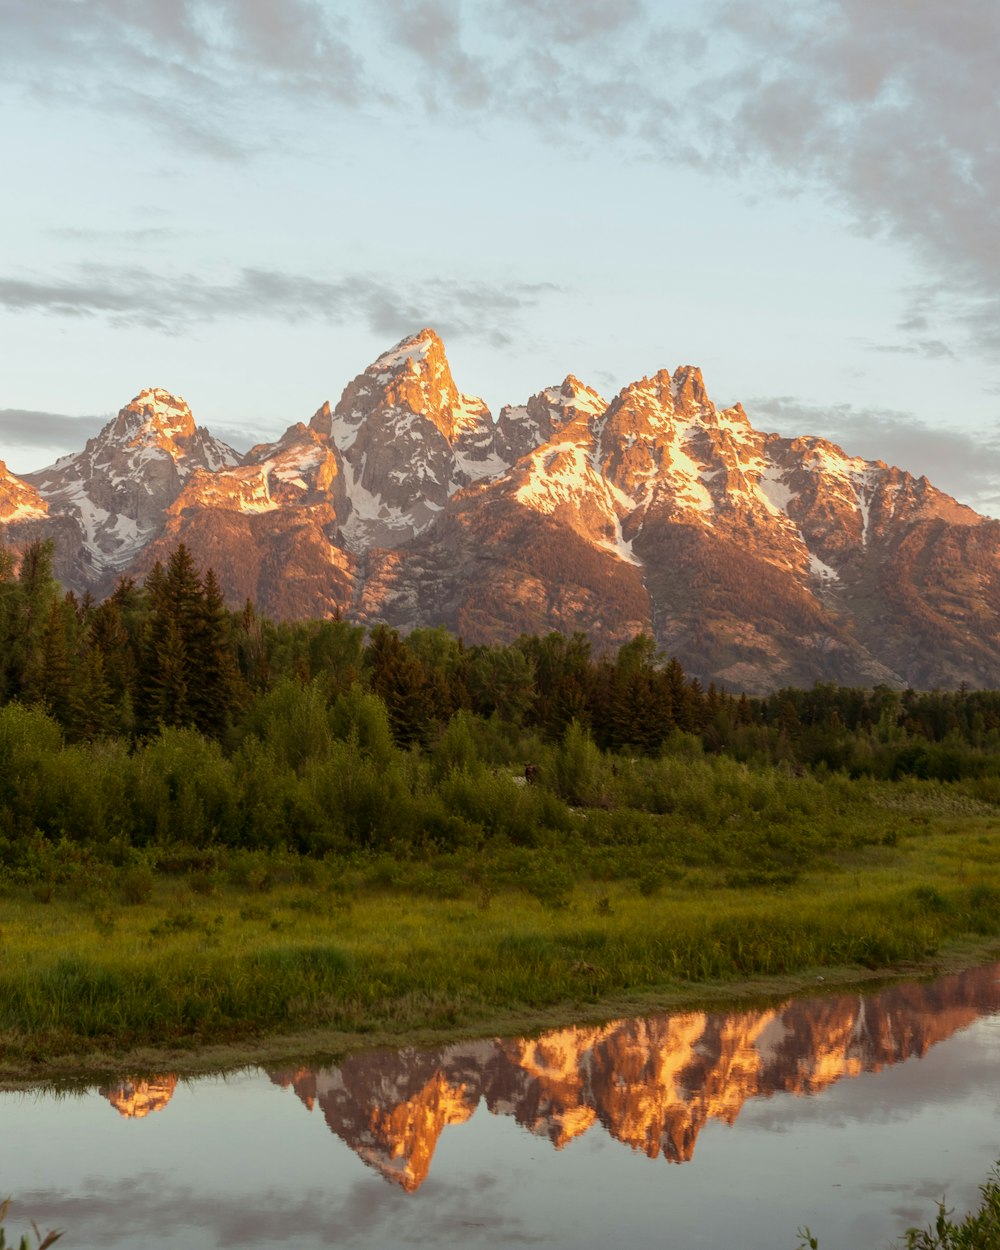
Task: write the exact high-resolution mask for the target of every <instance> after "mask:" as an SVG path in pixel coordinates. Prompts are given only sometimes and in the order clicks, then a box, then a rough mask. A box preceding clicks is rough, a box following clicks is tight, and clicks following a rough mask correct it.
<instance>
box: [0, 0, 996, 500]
mask: <svg viewBox="0 0 1000 1250" xmlns="http://www.w3.org/2000/svg"><path fill="white" fill-rule="evenodd" d="M998 65H1000V4H997V3H996V0H955V3H954V4H951V5H943V4H941V3H940V0H878V3H873V2H872V0H789V2H788V3H785V2H783V0H698V2H697V3H691V0H684V2H683V3H681V2H680V0H676V2H675V0H365V3H363V4H362V3H359V2H358V0H0V142H2V155H3V173H2V188H3V189H2V192H0V457H2V458H4V459H6V460H7V462H8V464H9V465H10V467H11V468H12V469H14V470H15V471H21V472H24V471H28V470H30V469H34V468H38V467H40V466H41V465H43V464H45V463H47V462H49V461H51V460H52V459H54V458H55V456H56V455H58V454H61V453H63V452H65V451H67V450H76V449H77V448H79V447H80V446H82V444H83V441H84V439H85V438H86V437H87V436H88V435H89V434H91V433H93V432H94V431H95V429H97V428H99V426H100V424H101V422H102V420H106V419H107V417H108V416H109V415H110V414H111V413H113V412H115V411H117V409H118V408H120V407H121V406H122V405H123V404H125V403H127V402H128V400H129V399H130V398H131V397H132V396H133V395H135V394H136V393H137V392H138V391H139V390H141V389H142V388H143V387H146V386H163V387H167V388H168V389H170V390H172V391H174V392H175V393H177V394H180V395H183V396H184V397H185V398H186V399H187V400H188V402H189V403H190V404H191V407H192V410H193V412H194V415H195V419H196V420H197V421H198V422H199V424H203V425H207V426H208V427H209V428H210V429H211V430H212V431H213V432H214V433H217V434H218V435H220V436H221V437H227V438H229V439H230V440H231V441H233V442H234V443H236V444H237V445H239V446H241V447H245V446H247V445H249V443H250V442H253V441H256V440H258V439H260V438H262V437H267V438H274V437H277V436H278V435H279V434H280V433H281V431H282V430H283V429H284V428H285V427H286V426H287V425H288V424H290V423H291V422H293V421H298V420H305V419H308V417H309V416H310V415H311V414H312V413H313V412H314V411H315V409H316V408H317V407H318V406H319V405H320V404H321V403H322V402H323V400H325V399H327V398H329V399H330V400H331V401H336V400H337V398H338V397H339V395H340V392H341V390H342V389H343V387H344V385H345V384H346V383H347V382H348V381H349V380H350V379H351V378H352V377H353V376H354V375H355V374H356V373H358V372H360V370H362V369H363V368H364V367H365V365H366V364H368V363H369V362H370V361H371V360H372V359H373V358H374V357H375V356H376V355H378V353H379V352H380V351H382V350H384V349H385V348H386V347H388V346H390V345H391V344H392V343H393V342H395V341H396V340H397V339H399V338H400V337H402V336H403V335H404V334H407V333H410V332H412V331H416V330H418V329H420V328H421V327H422V326H424V325H431V326H433V327H435V328H436V329H437V330H438V331H439V333H441V335H442V336H443V337H444V339H445V345H446V348H447V350H448V355H449V359H450V360H451V363H452V369H453V372H454V373H455V376H456V381H457V382H458V385H459V386H460V388H462V389H464V390H466V391H469V392H472V393H474V394H480V395H482V396H483V397H484V398H485V399H486V401H487V402H488V403H489V405H490V407H491V408H492V410H493V412H494V414H496V413H497V412H498V411H499V409H500V407H501V406H502V405H503V404H504V403H519V402H523V401H524V400H525V399H526V398H527V397H528V396H529V395H530V394H531V393H533V392H534V391H537V390H539V389H541V388H542V387H543V386H547V385H551V384H552V383H553V382H558V381H560V380H561V379H562V378H563V377H564V376H565V374H567V373H569V372H573V373H576V374H577V375H578V376H580V377H581V378H582V379H583V380H584V381H586V382H589V383H590V384H591V385H593V386H595V387H597V388H598V389H599V390H601V391H602V392H603V393H605V394H607V395H611V394H613V393H614V392H616V391H617V390H618V389H619V388H620V387H622V386H623V385H626V384H627V383H628V382H630V381H633V380H634V379H636V378H638V377H641V376H642V375H644V374H650V373H653V372H654V371H655V370H657V369H659V368H661V367H666V368H670V369H673V368H675V367H676V366H677V365H678V364H682V363H691V364H698V365H700V366H701V367H702V369H703V371H704V375H705V380H706V384H707V386H708V390H709V393H710V394H711V395H712V397H713V398H714V399H715V400H716V402H718V403H720V404H728V403H732V402H735V401H736V400H737V399H739V400H742V401H743V403H744V405H745V406H746V408H747V410H748V412H749V414H750V416H751V419H752V420H753V422H754V424H756V425H757V426H759V427H761V428H765V429H778V430H780V431H782V432H783V433H788V434H803V433H813V434H822V435H825V436H827V437H830V438H833V439H834V440H836V441H839V442H841V443H842V444H843V445H844V446H845V447H846V448H847V450H849V451H851V452H855V453H858V454H862V455H865V456H869V457H876V456H878V457H881V458H883V459H886V460H889V461H890V462H893V463H896V464H900V465H902V466H903V467H905V468H909V469H911V470H912V471H914V472H918V473H926V474H927V475H928V476H929V477H930V478H931V480H932V481H934V482H935V483H936V484H938V485H940V486H942V487H943V488H945V489H947V490H949V491H951V492H952V493H954V494H957V495H958V496H959V497H960V498H962V499H963V500H965V501H967V502H970V503H973V504H974V505H976V506H978V507H979V508H980V509H983V510H988V511H991V512H994V513H997V514H1000V230H998V226H1000V220H998V218H1000V159H998V143H1000V104H998V100H1000V94H998V87H997V81H996V77H997V66H998Z"/></svg>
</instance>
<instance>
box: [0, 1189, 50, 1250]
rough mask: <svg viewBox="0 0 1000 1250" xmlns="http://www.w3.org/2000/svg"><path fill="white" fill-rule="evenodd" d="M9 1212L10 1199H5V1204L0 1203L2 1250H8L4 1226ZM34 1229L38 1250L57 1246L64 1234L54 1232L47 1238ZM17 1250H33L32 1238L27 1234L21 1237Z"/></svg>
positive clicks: (0, 1242)
mask: <svg viewBox="0 0 1000 1250" xmlns="http://www.w3.org/2000/svg"><path fill="white" fill-rule="evenodd" d="M9 1210H10V1199H9V1198H5V1199H4V1201H3V1202H0V1250H8V1246H7V1237H6V1234H5V1233H4V1230H3V1225H4V1221H5V1220H6V1219H7V1214H8V1212H9ZM32 1228H33V1230H34V1233H35V1240H36V1241H37V1243H38V1250H48V1247H49V1246H52V1245H55V1243H56V1242H57V1241H58V1240H59V1238H60V1237H61V1236H62V1233H57V1232H55V1231H54V1230H53V1231H50V1232H47V1233H46V1234H45V1236H44V1237H43V1236H42V1234H41V1233H40V1232H39V1231H38V1228H37V1226H35V1225H32ZM9 1250H14V1247H13V1246H11V1247H9ZM17 1250H32V1245H31V1238H30V1237H29V1236H28V1234H27V1233H25V1234H24V1235H23V1236H22V1237H21V1240H20V1241H19V1242H18V1243H17Z"/></svg>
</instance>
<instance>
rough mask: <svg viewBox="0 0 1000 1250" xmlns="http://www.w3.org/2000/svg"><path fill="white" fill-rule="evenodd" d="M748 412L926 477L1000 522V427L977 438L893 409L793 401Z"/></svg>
mask: <svg viewBox="0 0 1000 1250" xmlns="http://www.w3.org/2000/svg"><path fill="white" fill-rule="evenodd" d="M746 407H747V411H748V412H749V413H750V414H751V420H753V421H754V423H755V424H756V425H758V426H760V425H762V424H763V422H762V420H761V418H762V417H764V418H767V419H769V420H770V421H772V422H773V423H774V426H775V427H776V428H777V429H778V430H779V431H780V432H781V433H782V434H785V435H787V436H788V437H797V436H799V435H802V434H814V435H820V436H822V437H823V438H828V439H830V440H831V441H833V442H835V443H837V444H839V445H840V446H842V447H843V448H844V450H845V451H847V452H848V453H849V454H850V455H854V456H863V457H864V458H865V459H866V460H884V461H886V462H887V463H888V464H890V465H895V466H897V467H899V468H902V469H907V470H908V471H909V472H910V473H913V474H915V475H916V476H925V477H927V478H928V479H929V480H930V482H931V483H932V484H933V485H934V486H936V487H937V488H938V489H939V490H943V491H945V492H947V493H948V494H949V495H953V496H954V497H955V498H956V499H958V500H959V501H960V502H962V503H967V504H969V505H971V506H972V507H973V508H975V509H976V510H977V511H980V512H987V513H989V514H990V515H993V516H1000V489H998V483H1000V427H998V428H995V429H994V430H993V432H992V433H983V434H974V433H970V432H969V431H967V430H957V429H949V428H948V427H947V426H944V425H940V426H938V425H935V426H930V425H927V424H926V423H925V422H923V421H920V420H918V419H916V418H914V417H912V416H910V415H908V414H907V413H903V412H898V411H895V410H893V409H890V408H855V407H854V406H853V405H851V404H838V405H836V406H834V407H831V408H824V407H820V406H818V405H812V404H805V403H801V402H800V401H799V400H797V399H795V398H794V397H792V396H788V395H780V396H773V397H770V398H757V399H753V400H750V401H748V403H747V405H746Z"/></svg>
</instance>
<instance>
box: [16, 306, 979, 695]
mask: <svg viewBox="0 0 1000 1250" xmlns="http://www.w3.org/2000/svg"><path fill="white" fill-rule="evenodd" d="M47 537H51V538H52V539H53V540H54V543H55V550H56V557H55V570H56V574H57V576H58V577H59V579H60V581H61V582H62V584H63V585H64V586H65V587H66V588H67V589H71V590H73V591H74V592H76V593H77V594H83V593H87V592H89V593H90V594H91V595H92V596H94V597H97V598H100V597H102V596H104V595H106V594H108V593H109V592H110V591H111V590H112V589H113V587H114V585H115V584H116V582H117V580H118V579H119V578H120V577H121V576H122V575H123V574H129V575H131V576H134V577H137V578H139V579H141V578H142V577H144V576H145V575H146V573H147V572H148V571H149V570H150V569H151V568H152V567H153V565H154V564H155V562H156V561H157V560H164V559H165V558H166V557H167V556H168V555H169V553H170V552H171V551H172V550H173V549H174V548H175V547H176V546H177V544H178V543H181V542H183V543H185V544H186V545H187V547H188V548H189V549H190V550H191V552H192V554H193V555H194V557H195V559H196V561H197V562H198V563H199V564H200V565H201V566H202V567H212V568H213V569H214V570H215V572H216V575H217V577H218V579H219V582H220V584H221V586H222V589H223V592H224V593H225V595H226V598H227V600H228V602H229V603H230V604H231V605H232V606H233V607H240V606H242V604H243V603H244V602H245V601H246V600H247V599H250V600H252V601H253V602H254V603H255V604H256V605H257V606H258V607H259V608H260V610H261V611H263V612H264V613H266V614H267V615H269V616H272V617H274V618H278V619H282V618H283V619H288V618H303V617H317V616H329V615H333V614H339V615H341V616H342V617H343V618H344V619H347V620H352V621H357V622H359V623H362V624H365V625H371V624H375V623H377V622H386V623H388V624H390V625H392V626H395V627H397V628H399V629H400V630H403V631H406V630H409V629H411V628H414V627H417V626H435V625H443V626H445V627H447V628H448V629H449V630H451V631H453V632H454V633H456V634H458V635H460V636H461V637H462V638H463V639H464V640H465V642H466V643H467V644H470V645H471V644H478V643H496V642H508V641H512V640H513V639H515V638H517V637H518V636H519V635H520V634H522V633H544V632H547V631H549V630H560V631H563V632H566V633H569V632H573V631H578V630H579V631H582V632H584V633H586V634H587V635H588V636H589V637H590V638H591V640H592V642H593V644H594V646H595V648H596V649H597V650H599V651H603V650H610V649H614V648H616V647H618V646H620V645H621V644H622V643H624V642H626V641H628V640H629V639H631V638H632V637H634V636H635V635H636V634H637V633H639V632H645V633H647V634H651V635H652V636H653V637H654V638H655V640H656V642H657V644H658V646H659V648H660V649H661V650H662V651H663V652H665V653H667V654H670V655H674V656H676V657H677V658H678V659H679V661H680V662H681V664H682V666H683V668H684V669H685V670H686V671H687V672H688V673H690V674H692V675H694V676H697V677H699V678H700V679H701V680H702V681H703V682H708V681H714V682H716V683H717V684H719V685H720V686H724V687H726V688H728V689H734V690H746V691H747V692H749V693H759V692H764V691H767V690H771V689H775V688H778V687H780V686H784V685H798V686H802V685H811V684H812V683H813V682H815V681H833V682H837V683H839V684H844V685H854V686H872V685H877V684H881V683H884V684H886V685H889V686H893V687H905V686H913V687H916V688H925V689H926V688H932V687H946V688H954V687H957V686H959V685H960V684H962V683H967V684H969V685H972V686H977V687H997V686H1000V522H997V521H995V520H992V519H990V518H987V517H983V516H981V515H979V514H977V513H976V512H974V511H973V510H972V509H971V508H968V507H965V506H964V505H962V504H960V503H958V502H957V501H956V500H954V499H952V498H951V497H950V496H948V495H946V494H944V493H943V492H942V491H940V490H937V489H936V488H935V487H934V486H932V485H931V483H930V482H928V481H927V479H926V478H924V477H921V478H914V477H913V476H911V475H910V474H909V473H907V472H905V471H903V470H901V469H897V468H892V467H890V466H889V465H887V464H885V463H883V462H882V461H879V460H863V459H860V458H858V457H851V456H849V455H848V454H846V453H845V452H844V451H842V450H841V449H840V448H839V447H837V446H835V445H834V444H832V443H830V442H827V441H826V440H824V439H822V438H818V437H812V436H802V437H799V438H786V437H782V436H779V435H777V434H767V433H762V432H760V431H759V430H757V429H756V428H755V427H754V426H753V424H752V423H751V421H750V418H749V417H748V416H747V414H746V412H744V410H743V408H742V406H741V405H740V404H736V405H735V406H733V407H730V408H726V409H724V410H721V411H720V410H718V409H717V408H716V407H715V405H714V404H713V403H712V401H711V400H710V398H709V396H708V393H707V391H706V388H705V384H704V381H703V379H702V375H701V372H700V370H698V369H696V368H693V367H691V366H688V365H684V366H681V367H679V368H677V369H675V370H674V371H673V373H670V372H668V371H667V370H665V369H663V370H660V371H659V372H658V373H656V374H654V375H653V376H652V377H644V378H642V379H640V380H639V381H637V382H634V383H632V384H631V385H629V386H626V387H624V388H623V389H622V390H621V391H620V392H619V394H618V395H616V396H615V397H614V398H613V399H611V400H610V401H608V400H606V399H605V398H603V397H602V396H601V395H600V394H598V392H597V391H595V390H594V389H592V388H591V387H589V386H587V385H586V384H585V383H583V382H581V381H579V380H578V379H577V378H576V377H573V376H572V375H571V376H569V377H567V378H565V379H564V381H563V382H562V383H560V384H559V385H556V386H550V387H548V388H546V389H543V390H540V391H539V392H538V393H537V394H535V395H533V396H532V397H531V398H530V399H529V400H528V401H527V402H526V403H525V404H523V405H520V406H508V407H505V408H503V409H502V411H501V412H500V414H499V416H498V418H497V419H496V420H495V421H494V419H493V417H492V415H491V413H490V411H489V409H488V408H487V407H486V405H485V403H483V401H482V400H480V399H477V398H475V397H473V396H470V395H466V394H463V393H462V392H461V391H459V389H458V387H457V386H456V384H455V381H454V378H453V377H452V373H451V369H450V366H449V364H448V360H447V357H446V355H445V350H444V346H443V344H442V342H441V340H440V338H439V337H438V336H437V335H436V334H435V333H434V331H433V330H429V329H425V330H422V331H420V333H419V334H416V335H414V336H412V337H410V338H407V339H404V340H403V341H402V342H400V343H398V344H396V346H394V347H393V348H391V349H390V350H389V351H387V352H385V353H383V354H382V355H381V356H379V357H378V359H377V360H375V361H374V362H373V363H372V364H371V365H369V366H368V368H367V369H365V370H364V372H363V373H360V374H359V375H358V376H357V377H356V378H354V380H353V381H352V382H350V383H349V384H348V385H347V387H346V388H345V389H344V392H343V394H342V396H341V398H340V400H339V402H338V403H337V405H336V407H334V408H331V407H330V405H329V404H328V403H325V404H323V405H322V406H321V407H320V408H319V409H318V410H317V411H316V412H315V413H314V414H313V415H312V417H311V418H310V419H309V420H308V421H306V422H299V423H296V424H293V425H291V426H289V428H288V429H287V430H286V431H285V433H284V434H282V435H281V437H280V438H279V439H277V441H275V442H273V443H263V444H259V445H257V446H255V447H252V448H251V449H250V450H249V451H248V452H247V453H246V454H240V453H238V452H237V451H235V450H234V449H233V448H231V447H228V446H227V445H226V444H225V443H223V442H221V441H220V440H218V439H216V438H214V437H213V436H212V435H211V434H210V433H209V432H208V430H206V429H204V428H202V427H199V426H197V425H196V424H195V421H194V418H193V416H192V413H191V411H190V409H189V408H188V406H187V404H185V403H184V401H183V400H182V399H179V398H177V397H175V396H173V395H171V394H170V393H169V392H167V391H164V390H160V389H150V390H145V391H143V392H142V393H141V394H139V395H137V396H136V397H135V399H133V400H132V401H131V402H130V403H129V404H127V405H126V406H125V407H124V408H122V409H121V411H120V412H119V413H118V415H117V416H116V417H115V418H114V419H113V420H112V421H110V422H109V423H108V424H107V425H106V426H105V427H104V429H102V430H101V431H100V433H99V434H98V435H97V436H96V437H94V438H92V439H90V440H89V441H88V442H87V445H86V447H84V449H83V450H82V451H80V452H77V453H74V454H71V455H67V456H64V457H62V458H61V459H59V460H57V461H56V462H55V463H54V464H53V465H51V466H49V467H48V468H45V469H42V470H40V471H38V472H35V473H29V474H25V475H24V476H23V477H20V478H18V477H15V476H14V475H13V474H12V473H10V472H9V471H8V470H7V469H6V466H5V465H3V463H2V462H0V541H2V542H4V543H6V544H7V545H10V546H14V547H18V546H22V545H23V544H25V543H26V542H29V541H32V540H34V539H37V538H47Z"/></svg>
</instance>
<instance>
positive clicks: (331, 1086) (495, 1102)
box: [271, 966, 1000, 1191]
mask: <svg viewBox="0 0 1000 1250" xmlns="http://www.w3.org/2000/svg"><path fill="white" fill-rule="evenodd" d="M998 972H1000V966H990V967H987V968H976V969H973V970H971V971H969V972H964V973H961V974H959V975H957V976H952V977H946V978H945V979H943V980H941V981H938V982H935V983H934V984H928V985H897V986H893V987H892V988H890V989H887V990H884V991H882V992H881V993H879V994H873V995H871V996H859V995H853V994H852V995H846V994H844V995H837V996H829V997H824V998H819V999H792V1000H790V1001H788V1002H786V1003H784V1004H783V1005H782V1006H780V1007H776V1008H772V1009H768V1010H762V1011H750V1012H745V1013H742V1014H736V1013H733V1014H729V1015H724V1014H722V1013H712V1014H708V1013H704V1012H689V1013H687V1014H685V1015H676V1016H654V1017H651V1018H649V1019H644V1020H643V1019H639V1020H620V1021H616V1022H614V1023H612V1024H607V1025H602V1026H600V1027H596V1028H571V1029H560V1030H556V1031H554V1032H551V1033H546V1034H543V1035H542V1036H541V1037H539V1038H533V1039H520V1040H517V1041H478V1042H464V1043H458V1044H456V1045H454V1046H448V1047H445V1048H443V1049H441V1050H438V1051H419V1050H414V1049H405V1050H400V1051H382V1052H369V1053H367V1054H359V1055H356V1056H354V1057H352V1058H349V1059H348V1060H347V1061H346V1062H345V1063H344V1064H343V1066H342V1067H340V1068H324V1069H320V1070H318V1071H312V1070H309V1069H304V1068H303V1069H299V1070H297V1071H284V1072H274V1073H272V1074H271V1079H272V1080H273V1081H275V1082H276V1083H277V1084H279V1085H282V1086H286V1087H287V1086H291V1087H292V1088H293V1089H294V1090H295V1092H296V1093H297V1094H298V1096H299V1097H300V1098H301V1099H302V1101H303V1102H304V1103H305V1104H306V1106H307V1107H309V1109H310V1110H311V1109H312V1108H313V1107H314V1106H315V1105H317V1104H318V1105H319V1108H320V1109H321V1111H322V1112H323V1115H324V1117H325V1119H326V1122H327V1124H328V1125H329V1126H330V1129H331V1130H332V1132H334V1133H335V1134H336V1135H337V1136H338V1137H340V1138H342V1139H343V1141H345V1142H346V1143H347V1144H348V1145H349V1146H350V1147H351V1148H352V1149H354V1150H355V1151H357V1153H358V1154H359V1155H360V1156H361V1158H362V1159H364V1161H365V1162H366V1163H368V1164H369V1165H371V1166H372V1167H375V1168H377V1169H378V1171H380V1172H381V1173H382V1174H383V1175H384V1176H386V1177H388V1178H389V1179H391V1180H393V1181H396V1182H397V1183H398V1184H400V1185H401V1186H402V1187H403V1188H404V1189H406V1190H408V1191H413V1190H415V1189H417V1188H419V1186H420V1185H421V1184H422V1183H423V1181H424V1180H425V1179H426V1177H427V1173H428V1170H429V1168H430V1163H431V1159H432V1158H433V1155H434V1149H435V1147H436V1145H437V1142H438V1138H439V1137H440V1135H441V1132H442V1130H443V1129H444V1127H445V1126H446V1125H448V1124H459V1123H462V1122H463V1121H465V1120H467V1119H469V1117H470V1116H471V1115H472V1114H473V1112H474V1111H475V1109H476V1107H477V1105H478V1104H479V1102H480V1100H483V1101H485V1103H486V1105H487V1107H488V1108H489V1110H490V1111H491V1112H492V1113H493V1114H494V1115H510V1116H513V1117H514V1119H515V1120H516V1121H517V1122H518V1123H519V1124H522V1125H524V1126H525V1127H526V1128H528V1129H529V1130H530V1131H531V1132H533V1133H535V1134H537V1135H538V1136H542V1137H547V1138H548V1139H549V1140H550V1141H551V1142H552V1143H553V1145H554V1146H555V1147H556V1149H561V1148H562V1147H563V1146H565V1145H566V1143H567V1142H570V1141H572V1140H573V1139H574V1138H576V1137H579V1136H581V1135H582V1134H583V1133H585V1132H586V1131H587V1130H588V1129H589V1128H590V1127H591V1126H592V1125H593V1124H594V1123H595V1122H600V1124H602V1125H603V1127H604V1129H605V1131H606V1132H608V1133H609V1134H610V1135H611V1136H612V1137H614V1138H616V1139H618V1140H619V1141H622V1142H625V1143H627V1144H628V1145H629V1146H631V1147H632V1148H633V1149H634V1150H641V1151H642V1152H643V1153H644V1154H647V1155H649V1156H650V1157H651V1158H655V1157H656V1156H657V1155H659V1154H662V1155H663V1157H664V1158H665V1159H667V1160H669V1161H671V1162H675V1163H680V1162H683V1161H685V1160H687V1159H690V1158H691V1156H692V1154H693V1152H694V1144H695V1141H696V1140H697V1138H698V1134H699V1132H700V1131H701V1129H702V1128H703V1127H704V1125H705V1124H706V1123H707V1122H708V1121H709V1120H710V1119H721V1120H725V1121H726V1122H727V1123H730V1124H731V1123H732V1122H733V1121H734V1120H735V1119H736V1117H737V1115H738V1114H739V1112H740V1109H741V1108H742V1106H743V1104H744V1102H746V1100H747V1099H748V1098H754V1097H761V1096H765V1097H766V1096H768V1095H770V1094H773V1093H777V1092H787V1093H794V1094H814V1093H817V1092H819V1091H820V1090H822V1089H825V1088H826V1087H827V1086H828V1085H831V1084H832V1083H833V1082H835V1081H838V1080H840V1079H841V1078H842V1077H845V1076H856V1075H857V1074H858V1073H859V1072H872V1071H877V1070H878V1069H880V1068H881V1067H883V1066H885V1065H887V1064H893V1063H899V1062H901V1061H902V1060H903V1059H908V1058H910V1057H911V1056H920V1055H923V1054H925V1053H926V1052H927V1050H928V1049H929V1048H930V1047H931V1046H933V1045H935V1043H937V1042H940V1041H943V1040H944V1039H945V1038H948V1037H950V1036H951V1035H952V1034H953V1033H955V1032H957V1031H958V1030H959V1029H962V1028H964V1027H965V1026H967V1025H968V1024H970V1023H971V1022H972V1021H973V1020H974V1019H976V1018H977V1017H978V1016H980V1015H986V1014H990V1013H992V1012H996V1011H998V1010H1000V984H998Z"/></svg>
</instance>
